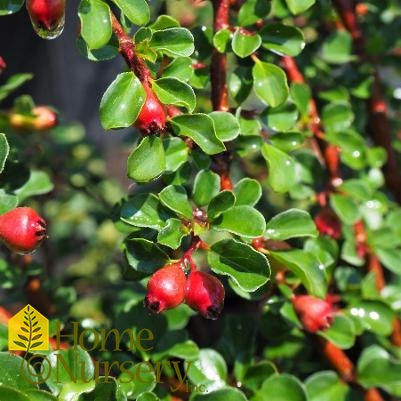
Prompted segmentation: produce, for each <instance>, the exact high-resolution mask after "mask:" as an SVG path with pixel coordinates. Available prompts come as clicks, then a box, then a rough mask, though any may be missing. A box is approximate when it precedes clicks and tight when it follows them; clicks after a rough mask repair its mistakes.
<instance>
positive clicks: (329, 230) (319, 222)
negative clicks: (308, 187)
mask: <svg viewBox="0 0 401 401" xmlns="http://www.w3.org/2000/svg"><path fill="white" fill-rule="evenodd" d="M315 224H316V228H317V230H318V231H319V232H320V234H324V235H328V236H330V237H332V238H334V239H339V238H340V237H341V221H340V219H339V218H338V217H337V215H336V214H335V213H334V212H333V211H332V210H331V209H329V208H324V209H322V210H320V211H319V213H318V214H317V215H316V216H315Z"/></svg>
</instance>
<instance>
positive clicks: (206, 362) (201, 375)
mask: <svg viewBox="0 0 401 401" xmlns="http://www.w3.org/2000/svg"><path fill="white" fill-rule="evenodd" d="M188 378H189V379H190V381H191V382H192V383H194V384H195V385H197V386H201V385H203V387H205V388H206V391H207V392H208V393H210V392H211V391H213V390H216V389H219V388H221V387H224V386H225V384H226V379H227V365H226V362H225V360H224V358H223V357H222V356H221V355H220V354H219V353H218V352H217V351H215V350H214V349H209V348H203V349H201V350H200V351H199V356H198V358H197V359H196V360H195V361H193V362H191V365H190V366H189V369H188Z"/></svg>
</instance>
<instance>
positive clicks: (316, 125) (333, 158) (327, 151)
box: [281, 56, 342, 187]
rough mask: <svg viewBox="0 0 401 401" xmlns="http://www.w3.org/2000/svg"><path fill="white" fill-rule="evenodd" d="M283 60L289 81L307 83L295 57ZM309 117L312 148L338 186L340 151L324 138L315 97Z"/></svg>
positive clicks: (310, 103) (310, 105)
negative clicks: (312, 136)
mask: <svg viewBox="0 0 401 401" xmlns="http://www.w3.org/2000/svg"><path fill="white" fill-rule="evenodd" d="M281 61H282V65H283V67H284V69H285V71H286V73H287V77H288V79H289V81H291V82H295V83H302V84H304V83H305V79H304V76H303V75H302V73H301V71H300V70H299V68H298V65H297V63H296V61H295V59H294V58H293V57H289V56H283V57H282V58H281ZM309 118H310V122H309V128H310V130H311V131H312V133H313V135H314V138H313V139H314V140H313V141H312V142H311V144H312V148H313V150H314V151H315V153H316V156H317V157H318V159H319V160H320V161H321V162H323V163H324V164H325V166H326V168H327V170H328V172H329V175H330V185H331V186H333V187H336V186H338V184H340V183H341V182H342V179H341V176H340V171H339V151H338V148H337V146H334V145H331V144H329V143H327V142H326V141H325V140H324V137H325V133H324V131H323V129H322V127H321V124H320V116H319V112H318V109H317V105H316V101H315V99H313V98H311V99H310V101H309Z"/></svg>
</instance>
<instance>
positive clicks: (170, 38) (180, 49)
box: [150, 28, 194, 57]
mask: <svg viewBox="0 0 401 401" xmlns="http://www.w3.org/2000/svg"><path fill="white" fill-rule="evenodd" d="M150 46H151V47H152V48H153V49H154V50H156V51H161V52H162V53H164V54H165V55H166V56H170V57H180V56H182V57H188V56H190V55H191V54H192V53H193V51H194V37H193V36H192V34H191V32H189V30H188V29H186V28H167V29H162V30H160V31H156V32H154V33H153V36H152V39H151V40H150Z"/></svg>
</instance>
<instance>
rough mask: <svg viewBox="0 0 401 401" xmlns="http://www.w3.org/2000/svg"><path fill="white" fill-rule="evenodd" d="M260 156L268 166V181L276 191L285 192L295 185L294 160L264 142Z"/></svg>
mask: <svg viewBox="0 0 401 401" xmlns="http://www.w3.org/2000/svg"><path fill="white" fill-rule="evenodd" d="M262 156H263V157H264V158H265V160H266V162H267V163H268V166H269V176H268V183H269V184H270V185H271V187H272V188H273V189H274V190H275V191H277V192H287V191H289V190H290V189H291V188H292V187H293V186H294V185H295V162H294V160H293V159H292V158H291V157H290V156H289V155H287V154H286V153H284V152H282V151H281V150H279V149H277V148H275V147H274V146H272V145H269V144H267V143H265V144H264V145H263V147H262Z"/></svg>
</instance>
